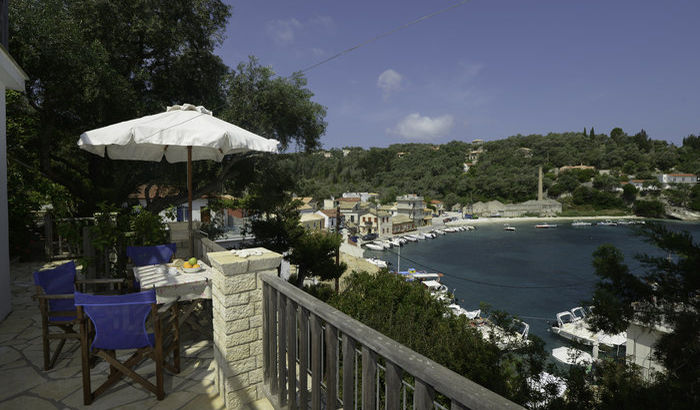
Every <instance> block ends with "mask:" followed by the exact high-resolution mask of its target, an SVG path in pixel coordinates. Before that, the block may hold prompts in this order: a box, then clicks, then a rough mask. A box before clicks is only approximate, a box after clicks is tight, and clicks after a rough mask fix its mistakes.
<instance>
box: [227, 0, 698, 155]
mask: <svg viewBox="0 0 700 410" xmlns="http://www.w3.org/2000/svg"><path fill="white" fill-rule="evenodd" d="M228 2H229V4H231V5H232V6H233V15H232V16H231V18H230V20H229V24H228V27H227V30H226V37H227V38H226V40H225V42H224V44H223V45H222V47H220V48H219V49H218V50H217V53H218V54H219V55H220V56H221V57H222V58H223V59H224V62H225V63H226V64H228V65H229V66H231V67H234V66H235V65H237V64H238V63H239V62H241V61H244V60H246V59H247V56H249V55H255V56H257V57H258V58H259V60H260V62H261V64H263V65H268V66H271V67H272V68H273V69H274V70H275V72H276V73H278V74H279V75H281V76H287V75H289V74H291V73H292V72H294V71H298V70H301V69H303V68H305V67H308V66H310V65H312V64H314V63H316V62H318V61H321V60H323V59H325V58H328V57H329V56H332V55H333V54H335V53H338V52H340V51H342V50H345V49H347V48H349V47H352V46H355V45H357V44H359V43H362V42H364V41H366V40H369V39H372V38H373V37H375V36H377V35H379V34H382V33H384V32H387V31H389V30H391V29H394V28H396V27H399V26H401V25H403V24H405V23H408V22H410V21H413V20H415V19H416V18H419V17H421V16H424V15H428V14H430V13H433V12H435V11H438V10H441V9H443V8H446V7H448V6H450V5H452V4H455V3H457V2H458V1H456V0H431V1H417V0H402V1H397V0H392V1H379V0H375V1H365V0H353V1H337V0H336V1H334V0H274V1H273V0H269V1H268V0H237V1H236V0H228ZM698 18H700V2H699V1H696V0H687V1H667V2H662V1H646V0H645V1H641V0H639V1H622V0H620V1H610V0H605V1H603V0H585V1H584V0H580V1H568V0H550V1H535V0H532V1H523V0H472V1H469V2H467V3H466V4H464V5H462V6H459V7H457V8H454V9H452V10H450V11H448V12H445V13H443V14H440V15H438V16H435V17H432V18H431V19H428V20H425V21H423V22H421V23H418V24H416V25H413V26H411V27H408V28H406V29H404V30H401V31H398V32H396V33H394V34H392V35H390V36H388V37H386V38H383V39H380V40H378V41H376V42H373V43H371V44H368V45H365V46H363V47H361V48H359V49H357V50H355V51H353V52H351V53H348V54H346V55H344V56H342V57H340V58H337V59H335V60H333V61H330V62H328V63H326V64H323V65H321V66H318V67H316V68H314V69H312V70H310V71H308V72H306V77H307V79H308V82H309V83H308V87H309V89H311V91H313V92H314V93H315V96H314V101H316V102H318V103H320V104H322V105H324V106H325V107H326V108H327V110H328V114H327V116H326V120H327V121H328V129H327V132H326V134H325V135H324V136H323V137H322V144H323V146H324V147H325V148H332V147H343V146H362V147H371V146H377V147H385V146H388V145H390V144H394V143H401V142H433V143H443V142H448V141H451V140H463V141H471V140H473V139H475V138H483V139H486V140H493V139H499V138H504V137H507V136H510V135H515V134H518V133H520V134H524V135H525V134H530V133H539V134H546V133H548V132H564V131H579V130H583V128H584V127H586V128H588V129H590V127H591V126H593V127H595V130H596V132H599V133H600V132H605V133H609V132H610V130H611V129H612V128H614V127H621V128H622V129H624V130H625V131H626V132H627V133H628V134H634V133H636V132H637V131H639V130H640V129H642V128H643V129H645V130H646V131H647V133H648V134H649V135H650V136H651V137H652V138H654V139H665V140H668V141H670V142H673V143H675V144H676V145H680V144H681V141H682V139H683V137H685V136H687V135H689V134H696V135H697V134H699V133H700V31H699V30H698Z"/></svg>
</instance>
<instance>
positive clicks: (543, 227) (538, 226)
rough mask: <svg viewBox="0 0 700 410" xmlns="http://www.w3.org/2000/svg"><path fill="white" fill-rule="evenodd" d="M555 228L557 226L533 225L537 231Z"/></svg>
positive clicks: (546, 224)
mask: <svg viewBox="0 0 700 410" xmlns="http://www.w3.org/2000/svg"><path fill="white" fill-rule="evenodd" d="M556 227H557V224H548V223H543V224H537V225H535V228H537V229H553V228H556Z"/></svg>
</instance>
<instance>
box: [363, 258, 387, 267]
mask: <svg viewBox="0 0 700 410" xmlns="http://www.w3.org/2000/svg"><path fill="white" fill-rule="evenodd" d="M365 260H366V261H367V262H369V263H371V264H372V265H376V266H378V267H380V268H386V267H387V263H386V261H383V260H381V259H377V258H365Z"/></svg>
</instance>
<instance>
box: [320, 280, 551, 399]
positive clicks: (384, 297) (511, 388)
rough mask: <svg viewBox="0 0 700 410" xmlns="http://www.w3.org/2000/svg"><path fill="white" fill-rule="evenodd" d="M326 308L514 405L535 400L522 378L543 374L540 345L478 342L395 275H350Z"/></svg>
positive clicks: (462, 321)
mask: <svg viewBox="0 0 700 410" xmlns="http://www.w3.org/2000/svg"><path fill="white" fill-rule="evenodd" d="M346 285H347V287H346V289H345V291H343V292H341V293H340V294H338V295H335V296H333V297H332V298H331V300H330V301H329V303H330V304H331V305H333V306H334V307H336V308H338V309H339V310H341V311H342V312H344V313H346V314H348V315H350V316H352V317H353V318H355V319H357V320H359V321H361V322H363V323H364V324H366V325H367V326H370V327H372V328H373V329H375V330H377V331H379V332H381V333H382V334H384V335H386V336H387V337H390V338H391V339H394V340H396V341H397V342H399V343H401V344H403V345H405V346H407V347H409V348H411V349H413V350H415V351H416V352H418V353H420V354H423V355H425V356H426V357H428V358H430V359H432V360H434V361H436V362H438V363H440V364H442V365H444V366H446V367H448V368H450V369H451V370H453V371H455V372H457V373H459V374H461V375H462V376H465V377H467V378H469V379H471V380H473V381H475V382H476V383H479V384H481V385H482V386H485V387H487V388H489V389H491V390H493V391H494V392H496V393H499V394H501V395H504V396H505V397H508V398H509V399H511V400H514V401H515V402H518V403H521V404H524V403H527V402H528V401H530V400H532V399H533V398H535V397H536V394H535V393H534V392H533V391H532V390H531V389H530V386H529V384H528V383H527V378H528V377H530V376H532V375H538V374H539V373H540V372H541V371H542V370H543V369H544V359H545V357H546V353H545V352H544V348H543V346H544V345H543V343H542V341H541V340H539V339H536V338H535V339H533V342H532V343H530V344H529V345H528V346H525V347H522V348H521V349H517V350H515V351H502V350H499V349H498V348H497V347H496V345H495V344H493V343H490V342H488V341H485V340H483V339H482V337H481V335H480V334H479V333H477V331H476V330H475V329H474V327H473V326H470V325H469V321H468V320H467V319H466V317H464V316H462V317H456V316H454V315H451V314H449V313H448V311H447V308H446V307H445V306H444V305H443V304H442V303H440V302H438V301H437V300H435V298H433V297H432V296H431V295H430V293H429V292H428V291H427V290H426V289H425V288H424V287H423V286H421V285H420V284H416V283H409V282H406V281H404V280H403V279H402V278H400V277H398V276H396V275H390V274H388V273H384V274H383V273H379V274H378V275H370V274H368V273H366V272H361V273H353V274H352V275H350V276H349V277H348V279H347V282H346Z"/></svg>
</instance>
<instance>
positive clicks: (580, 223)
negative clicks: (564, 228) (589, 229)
mask: <svg viewBox="0 0 700 410" xmlns="http://www.w3.org/2000/svg"><path fill="white" fill-rule="evenodd" d="M571 226H573V227H581V226H591V223H590V222H583V221H574V222H572V223H571Z"/></svg>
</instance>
